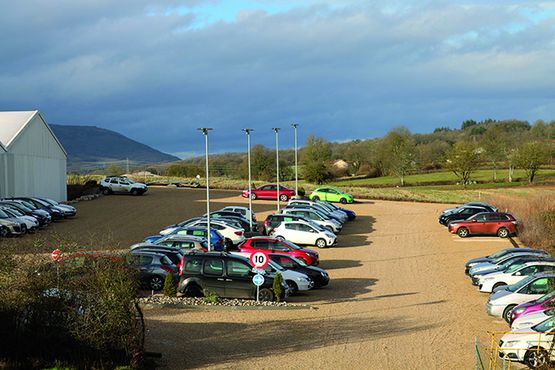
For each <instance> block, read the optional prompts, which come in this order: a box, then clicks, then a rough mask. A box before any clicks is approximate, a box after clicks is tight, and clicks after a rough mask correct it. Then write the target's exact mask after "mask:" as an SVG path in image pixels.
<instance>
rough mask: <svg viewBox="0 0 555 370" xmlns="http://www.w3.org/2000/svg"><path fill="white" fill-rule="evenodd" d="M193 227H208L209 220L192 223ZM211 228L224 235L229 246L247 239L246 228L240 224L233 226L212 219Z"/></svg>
mask: <svg viewBox="0 0 555 370" xmlns="http://www.w3.org/2000/svg"><path fill="white" fill-rule="evenodd" d="M191 227H203V228H207V227H208V221H204V220H199V221H197V222H195V223H193V224H191ZM210 228H212V229H215V230H218V231H219V232H220V234H222V235H223V237H224V238H225V241H226V245H227V247H228V248H231V247H233V246H235V245H238V244H240V243H242V242H243V241H244V240H245V230H244V229H242V228H240V227H239V226H232V225H228V224H226V223H225V222H220V221H215V220H212V221H210Z"/></svg>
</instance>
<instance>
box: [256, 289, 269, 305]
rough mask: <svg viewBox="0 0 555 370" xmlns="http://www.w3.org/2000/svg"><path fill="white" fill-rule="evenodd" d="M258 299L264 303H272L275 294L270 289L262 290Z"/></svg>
mask: <svg viewBox="0 0 555 370" xmlns="http://www.w3.org/2000/svg"><path fill="white" fill-rule="evenodd" d="M255 294H256V293H255ZM255 298H256V297H255ZM258 299H259V300H261V301H263V302H266V301H269V302H271V301H273V300H274V292H272V291H271V290H270V289H268V288H262V289H260V292H258Z"/></svg>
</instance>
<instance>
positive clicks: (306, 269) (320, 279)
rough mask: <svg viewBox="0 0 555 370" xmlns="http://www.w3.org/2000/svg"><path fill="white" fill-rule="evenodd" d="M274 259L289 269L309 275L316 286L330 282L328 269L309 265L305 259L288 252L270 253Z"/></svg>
mask: <svg viewBox="0 0 555 370" xmlns="http://www.w3.org/2000/svg"><path fill="white" fill-rule="evenodd" d="M268 256H269V257H270V259H271V260H272V261H274V262H275V263H277V264H278V265H280V266H281V267H283V268H284V269H287V270H293V271H297V272H300V273H303V274H305V275H307V276H308V277H309V278H310V279H311V280H312V281H313V282H314V287H315V288H320V287H323V286H326V285H328V284H329V282H330V276H329V275H328V273H327V271H326V270H324V269H322V268H320V267H315V266H308V265H307V264H306V263H305V262H304V261H303V260H301V259H298V258H295V257H292V256H288V255H286V254H278V253H270V254H269V255H268Z"/></svg>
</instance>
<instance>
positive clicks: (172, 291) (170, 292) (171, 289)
mask: <svg viewBox="0 0 555 370" xmlns="http://www.w3.org/2000/svg"><path fill="white" fill-rule="evenodd" d="M163 293H164V295H165V296H166V297H175V296H176V295H177V286H176V285H175V280H174V279H173V274H167V275H166V280H165V281H164V290H163Z"/></svg>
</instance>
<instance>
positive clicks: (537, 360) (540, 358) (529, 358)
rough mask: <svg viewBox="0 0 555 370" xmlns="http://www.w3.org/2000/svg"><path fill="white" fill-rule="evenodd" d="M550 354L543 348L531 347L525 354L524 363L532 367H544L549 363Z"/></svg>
mask: <svg viewBox="0 0 555 370" xmlns="http://www.w3.org/2000/svg"><path fill="white" fill-rule="evenodd" d="M548 360H549V356H548V354H547V351H546V350H544V349H543V348H540V347H536V348H530V349H529V350H528V351H526V354H525V355H524V363H525V364H526V365H528V367H530V368H531V369H539V368H543V367H544V366H546V365H547V362H548Z"/></svg>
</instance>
